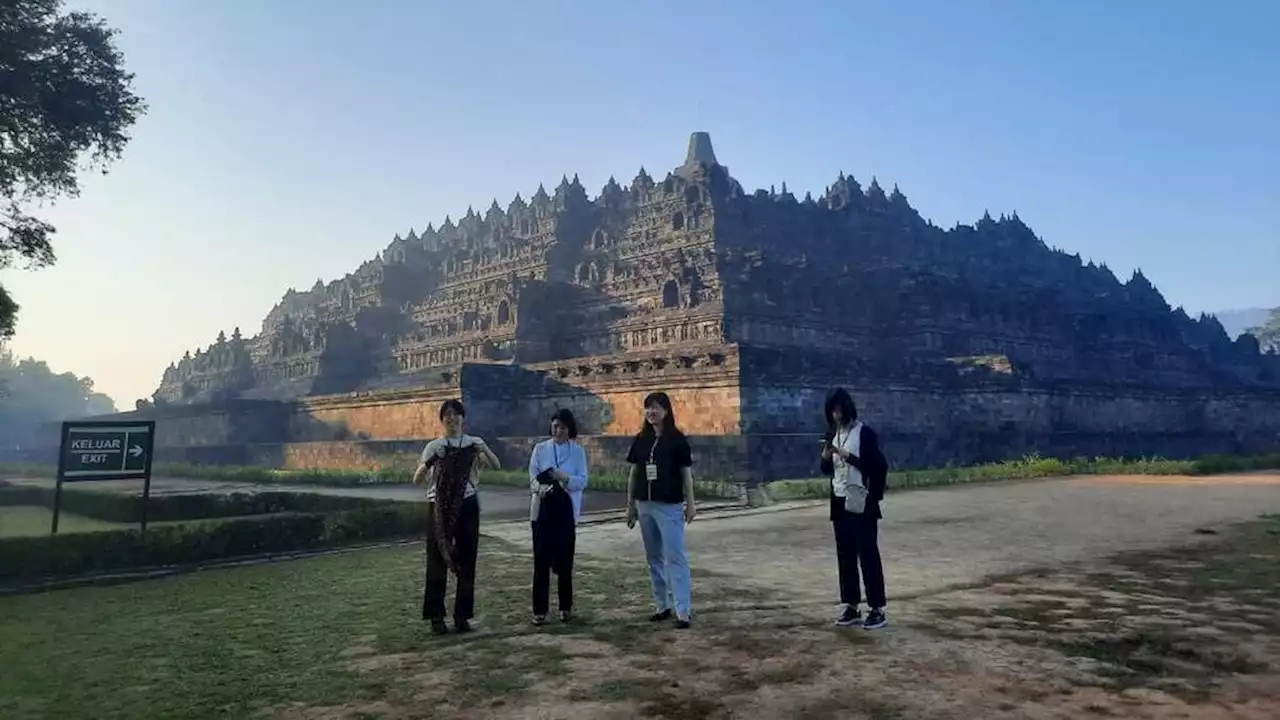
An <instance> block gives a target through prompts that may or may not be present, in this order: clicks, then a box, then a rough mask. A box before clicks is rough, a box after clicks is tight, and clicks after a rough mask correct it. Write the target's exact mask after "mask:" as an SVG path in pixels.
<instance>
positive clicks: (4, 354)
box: [0, 345, 116, 453]
mask: <svg viewBox="0 0 1280 720" xmlns="http://www.w3.org/2000/svg"><path fill="white" fill-rule="evenodd" d="M115 411H116V406H115V403H114V402H112V401H111V398H110V397H107V396H106V395H103V394H102V393H99V392H94V390H93V380H91V379H89V378H87V377H76V376H75V375H74V374H72V373H54V372H53V371H52V370H50V369H49V366H48V365H46V364H45V363H44V362H43V361H40V360H36V359H35V358H27V359H25V360H19V359H18V358H17V357H16V356H15V355H14V354H13V352H11V351H10V350H8V349H7V348H5V347H4V346H2V345H0V453H3V451H6V450H11V449H13V447H14V446H15V445H21V444H24V443H27V442H29V441H30V440H31V439H32V438H33V437H34V436H35V435H36V433H37V432H38V431H39V429H40V426H41V425H43V424H45V423H49V422H56V421H59V420H67V419H71V418H77V417H85V416H87V415H102V414H106V413H113V412H115Z"/></svg>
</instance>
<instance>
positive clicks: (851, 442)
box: [832, 422, 867, 515]
mask: <svg viewBox="0 0 1280 720" xmlns="http://www.w3.org/2000/svg"><path fill="white" fill-rule="evenodd" d="M835 440H836V447H838V448H840V449H842V450H845V451H847V452H848V453H849V454H850V455H853V456H854V457H861V454H862V453H861V450H862V423H860V422H855V423H854V424H853V427H852V428H850V429H849V434H848V435H846V436H845V437H844V438H843V441H841V437H840V434H839V433H836V437H835ZM832 461H833V462H834V463H835V472H836V476H837V478H841V479H843V480H844V509H845V510H846V511H847V512H851V513H853V514H854V515H861V514H862V513H863V512H865V511H866V509H867V488H866V481H865V479H864V477H863V475H862V473H861V472H859V471H858V469H857V468H855V467H853V466H851V465H849V464H847V463H845V461H844V460H843V459H841V458H840V456H838V455H837V456H835V457H834V458H832Z"/></svg>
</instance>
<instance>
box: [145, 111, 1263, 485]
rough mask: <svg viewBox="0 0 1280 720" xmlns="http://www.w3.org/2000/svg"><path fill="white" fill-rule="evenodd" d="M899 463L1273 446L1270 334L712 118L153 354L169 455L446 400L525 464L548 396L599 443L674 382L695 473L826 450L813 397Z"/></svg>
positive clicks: (315, 439) (356, 452) (795, 470)
mask: <svg viewBox="0 0 1280 720" xmlns="http://www.w3.org/2000/svg"><path fill="white" fill-rule="evenodd" d="M837 385H840V386H845V387H847V388H849V389H850V390H851V391H852V392H853V393H854V396H855V398H856V399H857V401H858V402H859V406H860V408H861V409H862V413H863V415H864V417H865V418H866V419H867V420H868V421H869V422H871V423H873V424H874V425H875V426H877V427H878V428H879V429H880V430H881V433H882V435H883V437H884V439H885V444H886V448H887V451H888V453H889V455H890V458H891V461H892V462H893V463H894V464H895V465H896V466H898V467H912V466H915V467H919V466H927V465H934V464H940V463H947V462H956V463H967V462H979V461H990V460H995V459H1000V458H1006V457H1011V456H1019V455H1022V454H1024V453H1028V452H1039V453H1041V454H1044V455H1058V456H1096V455H1113V456H1114V455H1129V456H1133V455H1160V456H1165V457H1177V456H1187V455H1199V454H1205V453H1211V452H1251V451H1261V450H1271V449H1275V448H1276V447H1277V446H1278V445H1280V357H1277V356H1275V355H1264V354H1260V352H1259V349H1258V344H1257V342H1256V341H1255V340H1254V339H1253V338H1252V337H1251V336H1247V335H1246V336H1243V337H1241V338H1240V339H1238V340H1235V341H1232V340H1231V339H1230V338H1229V337H1228V336H1227V334H1226V332H1225V331H1224V330H1223V328H1222V326H1221V325H1220V324H1219V323H1218V321H1217V320H1216V319H1215V318H1213V317H1208V316H1203V315H1202V316H1200V317H1198V318H1192V317H1188V315H1187V314H1186V313H1185V312H1183V311H1182V310H1181V309H1180V308H1179V309H1173V308H1170V307H1169V305H1168V304H1167V303H1166V302H1165V300H1164V298H1163V297H1162V296H1161V294H1160V292H1159V291H1157V290H1156V288H1155V287H1154V286H1153V285H1152V284H1151V282H1150V281H1148V279H1147V278H1146V277H1144V276H1143V275H1142V274H1141V273H1140V272H1139V273H1135V274H1134V275H1133V276H1132V277H1131V278H1129V279H1127V280H1125V281H1121V280H1119V279H1117V278H1116V277H1115V275H1113V274H1112V272H1111V271H1110V270H1109V269H1107V267H1106V265H1102V264H1094V263H1093V262H1087V263H1086V262H1082V261H1081V259H1080V257H1079V256H1078V255H1069V254H1066V253H1064V252H1061V251H1058V250H1054V249H1051V248H1050V247H1048V246H1046V244H1045V243H1044V242H1043V241H1042V240H1041V239H1040V238H1039V237H1037V236H1036V234H1035V233H1034V232H1033V231H1032V230H1031V228H1029V227H1028V226H1027V225H1026V224H1025V223H1024V222H1023V221H1022V220H1021V219H1019V218H1018V216H1017V215H1016V214H1014V215H1011V216H1007V217H1006V216H1001V217H1000V218H998V219H993V218H992V217H991V216H990V215H983V217H982V218H981V219H980V220H978V221H977V222H976V223H974V224H972V225H957V226H956V227H954V228H951V229H949V230H944V229H942V228H939V227H937V226H935V225H933V224H932V223H931V222H929V221H927V220H925V219H924V218H922V217H921V216H920V214H919V213H918V212H917V211H916V210H915V209H914V208H912V207H911V205H910V204H909V203H908V201H907V198H906V196H905V195H904V194H903V193H902V192H900V191H899V190H898V189H897V187H894V188H893V189H892V190H891V191H889V192H887V193H886V192H885V190H884V189H883V188H882V187H881V185H880V184H879V183H878V182H877V181H876V180H874V179H872V180H871V182H870V183H869V184H868V185H867V186H866V187H865V188H864V187H862V186H861V185H860V184H859V183H858V182H857V181H856V180H854V178H853V177H852V176H849V175H845V174H843V173H841V174H840V175H839V176H838V177H836V179H835V181H834V182H833V183H832V184H831V186H830V187H828V188H827V189H826V190H825V191H824V192H823V193H822V194H821V195H820V196H818V197H814V196H812V195H810V194H809V193H805V195H804V197H796V196H795V195H793V194H792V193H791V192H789V191H788V190H787V186H786V185H785V184H783V185H782V186H781V189H772V188H771V189H769V190H756V191H754V192H747V191H746V190H744V189H743V187H742V186H741V185H740V184H739V183H738V182H737V181H735V180H734V179H733V177H732V176H731V175H730V173H729V168H728V167H726V166H724V165H722V164H720V162H719V160H718V159H717V157H716V154H715V152H714V151H713V149H712V144H711V138H710V136H709V135H708V134H707V133H702V132H699V133H694V134H693V136H692V137H691V138H690V140H689V147H688V152H687V155H686V158H685V161H684V163H683V164H682V165H680V166H679V167H676V168H675V169H673V170H671V171H670V172H668V173H666V175H665V177H662V178H660V179H655V178H654V177H651V176H650V175H649V174H648V173H647V172H645V171H644V170H643V169H641V170H640V172H639V173H638V174H637V175H636V176H635V177H634V178H633V179H632V180H631V181H630V183H628V184H626V185H623V184H620V183H618V182H616V181H615V180H613V179H612V178H611V179H610V180H609V182H608V183H606V184H605V186H604V187H603V188H602V189H601V190H600V192H599V194H598V195H596V197H595V198H592V197H590V195H589V194H588V192H587V191H586V189H585V188H584V187H583V186H582V184H581V183H580V182H579V181H578V178H577V176H574V177H573V179H569V178H567V177H566V178H563V179H562V180H561V181H560V183H559V185H557V186H556V187H555V189H554V191H553V192H550V193H548V192H547V191H546V190H545V189H544V188H543V187H539V188H538V189H537V191H535V192H534V193H533V194H532V195H531V196H530V197H529V198H528V199H527V200H526V199H524V198H523V197H521V196H520V195H519V194H517V195H516V196H515V198H514V199H513V200H512V201H511V202H510V203H508V204H507V205H506V207H502V206H500V205H499V204H498V203H497V202H496V201H494V202H492V203H491V204H490V205H489V207H488V208H487V209H486V210H484V211H483V212H476V211H474V210H472V209H468V210H467V212H466V214H465V215H462V216H461V217H460V218H458V219H457V220H454V219H451V218H448V217H446V218H445V219H444V222H443V223H441V224H440V225H439V226H435V225H430V224H429V225H427V226H426V228H425V229H422V230H420V231H418V230H408V231H407V232H406V233H405V234H404V235H403V236H401V235H397V236H396V237H395V238H394V239H393V240H392V241H391V243H390V244H389V245H388V246H387V247H386V248H385V249H383V250H382V251H381V252H380V253H378V254H377V255H376V256H375V257H373V259H371V260H369V261H368V262H366V263H364V264H363V265H361V266H360V267H359V268H357V269H356V270H355V271H354V272H353V273H351V274H350V275H347V276H346V277H344V278H341V279H339V280H334V281H331V282H328V283H326V282H322V281H317V282H316V284H315V285H314V286H313V287H311V288H310V289H309V290H305V291H301V292H299V291H296V290H289V291H288V292H286V293H285V295H284V297H283V298H282V299H281V300H280V302H279V303H278V304H277V305H276V306H275V307H274V308H272V309H271V311H270V312H268V313H267V315H266V318H265V319H264V320H263V323H262V328H261V331H260V332H258V333H257V334H256V335H254V336H253V337H245V336H243V335H242V334H241V333H240V331H239V329H236V330H235V332H233V333H232V334H231V336H230V337H229V338H228V337H226V336H225V335H223V334H220V335H219V337H218V338H217V341H216V342H215V343H213V344H212V345H210V346H209V347H207V348H204V349H200V350H197V351H196V352H195V353H194V354H191V353H188V354H187V355H185V356H184V357H183V358H182V359H181V360H179V361H178V362H176V363H174V364H172V365H170V366H169V368H168V369H167V370H166V371H165V373H164V377H163V379H162V380H161V383H160V387H159V389H158V390H157V391H156V392H155V395H154V398H153V401H154V402H153V404H148V403H140V409H139V410H138V411H137V412H136V413H126V415H130V416H135V417H136V416H138V415H146V416H151V417H155V418H156V419H157V420H159V421H160V426H159V429H158V433H159V436H158V445H159V446H160V450H159V452H160V453H161V458H162V459H170V460H186V461H191V462H222V463H252V464H270V465H279V466H320V467H371V466H378V465H386V464H388V463H393V462H401V461H403V460H404V458H405V455H406V454H407V453H412V452H414V451H415V450H416V448H417V446H418V442H419V441H421V440H422V439H424V438H427V437H431V436H433V435H434V434H436V433H437V432H438V431H439V428H438V423H437V419H436V409H437V407H438V405H439V403H440V401H441V400H443V399H445V398H449V397H460V398H462V399H463V401H464V402H465V403H467V405H468V408H469V411H470V416H469V417H470V423H471V427H472V428H473V430H474V431H476V432H478V433H481V434H484V435H486V436H487V437H489V438H492V439H494V440H495V441H496V442H495V443H494V444H495V445H496V446H497V447H499V448H500V449H501V451H502V452H504V453H506V454H508V455H509V457H508V458H506V459H507V461H508V462H512V463H516V464H517V466H519V464H520V463H522V462H524V460H523V453H524V452H525V450H526V448H527V447H528V445H529V443H530V442H532V441H534V440H536V439H539V438H540V437H541V436H542V435H543V434H544V432H545V430H546V425H547V423H546V419H547V418H548V416H549V415H550V413H551V412H552V411H553V410H554V409H555V408H556V407H569V408H572V409H573V410H574V411H575V413H576V414H577V416H578V417H579V422H580V423H581V426H582V432H583V433H584V435H588V436H590V437H588V438H587V439H586V442H587V445H588V449H589V450H590V452H591V453H592V456H593V462H595V463H596V464H597V466H598V467H609V466H612V465H616V464H617V463H618V462H620V461H621V460H622V456H623V455H624V454H625V447H626V442H627V436H629V435H631V434H633V433H635V432H636V431H637V429H638V428H639V426H640V422H641V411H642V408H641V405H640V403H641V399H642V398H643V397H644V395H645V394H646V393H648V392H649V391H652V390H666V391H668V392H669V393H670V394H671V396H672V398H673V400H674V402H675V406H676V412H677V417H678V419H679V422H680V424H681V425H682V426H683V428H684V430H685V431H686V432H687V433H689V434H690V435H691V436H693V439H694V447H695V452H696V453H697V454H698V456H699V459H698V462H699V465H700V466H701V467H702V468H703V469H702V470H701V472H702V473H704V474H708V473H714V474H718V475H722V476H724V475H732V476H734V477H739V478H743V479H750V478H754V479H766V478H776V477H780V476H795V475H805V474H808V473H810V472H811V471H812V470H813V469H814V468H815V467H816V450H817V433H818V432H820V430H821V408H822V399H823V396H824V395H825V393H826V392H827V391H828V390H829V389H830V388H832V387H833V386H837Z"/></svg>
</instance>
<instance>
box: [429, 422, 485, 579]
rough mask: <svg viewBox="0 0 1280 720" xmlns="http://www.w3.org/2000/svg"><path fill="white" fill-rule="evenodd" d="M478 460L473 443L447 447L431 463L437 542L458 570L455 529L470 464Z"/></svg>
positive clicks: (452, 567)
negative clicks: (433, 480) (433, 474)
mask: <svg viewBox="0 0 1280 720" xmlns="http://www.w3.org/2000/svg"><path fill="white" fill-rule="evenodd" d="M475 463H476V449H475V447H474V446H471V445H468V446H467V447H462V448H459V447H448V446H447V447H445V451H444V455H443V456H441V457H440V458H439V459H437V460H436V462H435V464H434V465H433V466H432V472H434V473H435V487H436V500H435V525H436V542H437V543H439V545H440V554H441V555H443V556H444V562H445V565H446V566H448V568H449V569H450V570H452V571H453V572H454V574H457V572H458V547H457V538H456V537H455V531H456V530H457V527H458V518H460V517H461V516H462V501H463V499H464V498H465V497H466V492H467V483H468V482H470V481H471V468H472V467H473V466H474V465H475Z"/></svg>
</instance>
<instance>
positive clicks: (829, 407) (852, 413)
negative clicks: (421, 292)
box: [822, 388, 858, 430]
mask: <svg viewBox="0 0 1280 720" xmlns="http://www.w3.org/2000/svg"><path fill="white" fill-rule="evenodd" d="M836 408H840V417H841V418H842V419H843V420H844V421H845V422H847V423H852V422H854V421H855V420H857V419H858V406H857V405H854V404H853V398H852V397H850V396H849V393H848V391H846V390H845V389H844V388H836V389H835V390H832V391H831V393H830V394H828V395H827V402H826V404H825V405H823V406H822V414H823V415H825V416H826V418H827V428H828V429H829V430H835V427H836V421H835V418H834V417H833V411H834V410H835V409H836Z"/></svg>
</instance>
